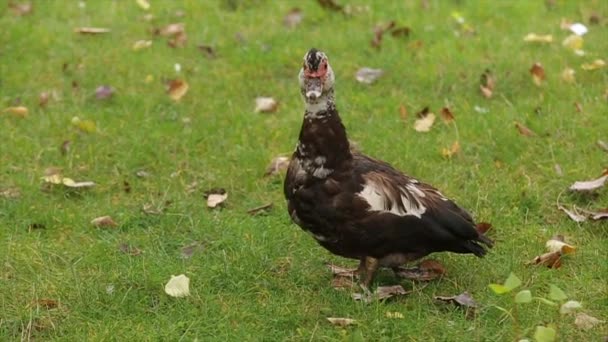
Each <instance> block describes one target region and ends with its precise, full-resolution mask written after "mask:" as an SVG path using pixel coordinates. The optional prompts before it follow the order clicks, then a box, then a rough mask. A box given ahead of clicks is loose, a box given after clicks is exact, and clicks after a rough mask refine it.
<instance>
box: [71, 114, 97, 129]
mask: <svg viewBox="0 0 608 342" xmlns="http://www.w3.org/2000/svg"><path fill="white" fill-rule="evenodd" d="M71 123H72V126H74V127H76V129H78V131H80V132H83V133H95V132H97V125H96V124H95V122H94V121H92V120H82V119H81V118H79V117H77V116H75V117H73V118H72V121H71Z"/></svg>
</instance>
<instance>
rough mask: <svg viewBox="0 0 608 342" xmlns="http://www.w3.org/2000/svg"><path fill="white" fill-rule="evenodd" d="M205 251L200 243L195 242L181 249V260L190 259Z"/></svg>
mask: <svg viewBox="0 0 608 342" xmlns="http://www.w3.org/2000/svg"><path fill="white" fill-rule="evenodd" d="M204 249H205V245H204V244H203V243H202V242H200V241H195V242H193V243H190V244H188V245H186V246H184V247H182V248H181V253H180V254H181V257H182V259H190V258H192V256H193V255H194V254H196V253H198V252H202V251H203V250H204Z"/></svg>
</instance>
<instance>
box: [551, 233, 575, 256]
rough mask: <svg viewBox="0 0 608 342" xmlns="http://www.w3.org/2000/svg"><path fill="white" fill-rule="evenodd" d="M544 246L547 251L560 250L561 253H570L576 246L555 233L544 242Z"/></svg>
mask: <svg viewBox="0 0 608 342" xmlns="http://www.w3.org/2000/svg"><path fill="white" fill-rule="evenodd" d="M545 248H547V251H549V252H560V253H561V255H566V254H572V253H574V252H575V251H576V248H575V247H574V246H572V245H570V244H567V243H566V242H565V241H564V237H563V236H562V235H556V236H554V237H552V238H551V239H549V240H548V241H547V243H546V244H545Z"/></svg>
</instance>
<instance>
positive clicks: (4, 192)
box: [0, 186, 21, 199]
mask: <svg viewBox="0 0 608 342" xmlns="http://www.w3.org/2000/svg"><path fill="white" fill-rule="evenodd" d="M0 197H4V198H8V199H16V198H19V197H21V190H19V188H18V187H16V186H13V187H8V188H0Z"/></svg>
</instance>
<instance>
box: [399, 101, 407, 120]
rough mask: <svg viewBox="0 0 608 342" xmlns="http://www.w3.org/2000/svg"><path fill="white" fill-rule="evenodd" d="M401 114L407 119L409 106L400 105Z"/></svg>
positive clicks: (403, 118)
mask: <svg viewBox="0 0 608 342" xmlns="http://www.w3.org/2000/svg"><path fill="white" fill-rule="evenodd" d="M399 116H400V117H401V120H403V121H405V120H406V119H407V108H405V106H404V105H401V106H399Z"/></svg>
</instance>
